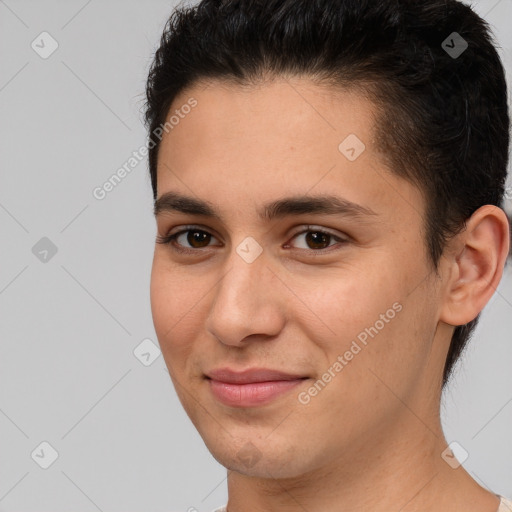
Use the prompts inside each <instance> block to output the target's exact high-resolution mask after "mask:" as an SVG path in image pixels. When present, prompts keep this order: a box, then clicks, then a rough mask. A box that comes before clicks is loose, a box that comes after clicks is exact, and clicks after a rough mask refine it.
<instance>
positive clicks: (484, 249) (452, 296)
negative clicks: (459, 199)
mask: <svg viewBox="0 0 512 512" xmlns="http://www.w3.org/2000/svg"><path fill="white" fill-rule="evenodd" d="M449 245H450V249H449V250H448V251H447V255H446V257H445V258H447V259H446V260H445V262H444V264H445V265H446V266H447V268H448V272H447V274H446V275H448V276H449V277H448V279H447V282H446V284H445V287H444V300H443V305H442V309H441V315H440V320H442V321H443V322H445V323H447V324H449V325H454V326H457V325H464V324H467V323H468V322H470V321H471V320H473V319H474V318H476V316H477V315H478V314H479V313H480V311H482V309H483V308H484V307H485V305H486V304H487V302H488V301H489V300H490V298H491V297H492V295H493V294H494V292H495V291H496V288H497V286H498V284H499V282H500V280H501V276H502V274H503V267H504V266H505V261H506V259H507V256H508V252H509V246H510V228H509V222H508V218H507V215H506V214H505V212H504V211H503V210H502V209H501V208H498V207H496V206H492V205H485V206H482V207H480V208H479V209H478V210H477V211H476V212H475V213H474V214H473V215H472V216H471V217H470V218H469V220H468V221H467V222H466V229H465V230H464V231H463V232H461V233H459V234H458V235H456V236H455V237H454V239H453V240H452V241H451V242H450V244H449Z"/></svg>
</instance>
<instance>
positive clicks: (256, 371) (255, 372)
mask: <svg viewBox="0 0 512 512" xmlns="http://www.w3.org/2000/svg"><path fill="white" fill-rule="evenodd" d="M206 377H207V379H208V383H209V386H210V390H211V392H212V394H213V396H214V397H215V398H216V399H217V400H219V401H220V402H221V403H223V404H225V405H229V406H231V407H254V406H258V405H265V404H267V403H270V402H272V401H273V400H274V399H276V398H277V397H279V396H281V395H283V394H284V393H286V392H287V391H290V390H291V389H293V388H295V387H296V386H298V385H300V384H301V383H302V382H303V381H304V380H305V379H308V378H309V377H306V376H304V375H299V374H291V373H285V372H282V371H279V370H271V369H267V368H252V369H248V370H244V371H241V372H236V371H234V370H231V369H229V368H219V369H216V370H212V371H210V372H208V373H207V374H206Z"/></svg>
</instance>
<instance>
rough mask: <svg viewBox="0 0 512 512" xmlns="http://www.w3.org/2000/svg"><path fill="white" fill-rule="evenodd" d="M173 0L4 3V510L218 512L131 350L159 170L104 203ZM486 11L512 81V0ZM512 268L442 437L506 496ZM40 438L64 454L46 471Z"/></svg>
mask: <svg viewBox="0 0 512 512" xmlns="http://www.w3.org/2000/svg"><path fill="white" fill-rule="evenodd" d="M174 5H175V2H168V1H157V0H152V1H151V2H142V1H140V2H135V1H133V0H132V1H126V0H125V1H113V0H110V1H99V0H89V1H85V0H72V1H70V0H68V1H66V2H64V1H55V0H52V1H50V0H45V1H35V0H32V1H28V0H26V1H22V0H0V52H1V53H0V59H1V61H0V154H1V156H2V158H1V161H0V172H1V178H0V183H1V186H0V229H1V233H2V240H3V244H2V250H1V256H0V339H1V343H0V379H1V380H0V510H3V511H4V512H36V511H37V512H46V511H48V512H50V511H51V512H64V511H69V510H74V511H76V512H89V511H90V512H94V511H95V510H100V511H105V512H106V511H113V512H114V511H123V512H130V511H141V510H147V511H152V512H159V511H162V512H163V511H185V510H187V509H189V507H195V508H196V509H197V510H199V511H211V510H212V509H213V508H214V507H216V506H219V505H222V504H224V503H225V502H226V499H227V489H226V480H225V470H224V468H223V467H221V466H220V465H219V464H218V463H217V462H216V461H215V460H214V459H213V457H211V455H210V454H209V452H208V451H207V449H206V447H205V446H204V444H203V442H202V440H201V438H200V437H199V435H198V434H197V432H196V431H195V429H194V427H193V426H192V424H191V422H190V421H189V420H188V418H187V416H186V415H185V413H184V412H183V411H182V409H181V406H180V404H179V402H178V400H177V397H176V395H175V393H174V390H173V388H172V384H171V381H170V378H169V375H168V373H167V371H166V369H165V364H164V361H163V358H162V357H161V356H160V357H157V358H156V359H154V357H155V355H157V354H155V352H154V351H155V349H152V351H151V350H150V351H149V355H145V356H142V357H140V359H138V358H137V357H136V356H135V355H134V349H135V348H136V347H137V346H138V345H139V344H140V343H141V342H142V341H143V340H145V339H150V340H152V342H153V343H154V344H157V341H156V336H155V332H154V329H153V325H152V320H151V311H150V305H149V278H150V269H151V259H152V250H153V241H154V235H155V225H154V220H153V218H152V213H151V206H152V202H151V197H152V196H151V188H150V182H149V179H148V176H147V162H146V160H144V161H142V162H140V163H138V165H137V166H135V167H134V168H133V170H132V171H131V172H130V173H129V174H128V176H126V178H125V179H124V180H123V181H122V182H121V183H120V184H119V185H117V187H116V188H115V189H114V190H112V191H111V192H110V193H109V194H107V196H106V197H105V198H104V199H103V200H98V199H95V198H94V197H93V194H92V191H93V189H94V188H95V187H99V186H101V185H102V184H103V183H104V182H105V181H106V180H107V179H108V178H109V177H110V176H111V175H112V174H113V173H114V172H115V171H116V170H117V169H118V168H119V167H121V166H122V165H123V164H125V163H126V162H127V161H128V159H129V158H130V157H131V156H132V153H133V152H134V151H136V150H138V149H139V148H140V147H142V146H144V144H145V142H146V139H145V131H144V127H143V125H142V122H141V120H142V110H141V109H142V104H143V99H144V97H143V91H144V84H145V79H146V74H147V70H148V66H149V62H150V58H151V55H152V52H153V51H154V49H155V48H156V44H157V42H158V40H159V37H160V33H161V30H162V28H163V26H164V23H165V21H166V19H167V17H168V15H169V14H170V12H171V10H172V7H173V6H174ZM474 7H475V10H476V11H477V12H478V13H479V14H480V15H482V16H483V17H484V18H485V19H486V20H488V21H489V22H490V23H491V25H492V27H493V29H494V31H495V34H496V36H497V40H498V42H499V44H500V46H501V47H502V48H500V54H501V55H502V58H503V61H504V63H505V65H506V67H507V74H508V80H509V83H512V82H511V80H510V78H511V76H512V0H501V1H496V0H492V1H491V0H489V1H479V2H476V3H475V4H474ZM43 31H46V32H48V33H49V34H51V37H52V38H53V39H54V40H56V41H57V43H58V48H57V50H56V51H55V52H54V53H53V54H52V55H50V56H49V57H48V58H46V59H43V58H42V57H41V56H40V54H38V53H36V51H35V50H34V49H33V48H32V47H31V43H32V42H33V41H34V40H35V41H36V43H38V44H39V48H38V50H39V51H43V50H44V51H48V50H49V49H51V44H52V43H51V41H50V40H49V39H48V38H47V37H48V36H44V37H45V38H46V39H44V42H43V43H41V37H39V35H40V34H41V32H43ZM43 47H44V48H43ZM510 197H512V189H510ZM508 207H510V201H509V204H508ZM43 237H47V238H48V239H49V240H51V244H53V246H54V247H56V249H57V252H56V254H54V255H52V247H53V246H51V244H49V242H48V241H47V240H43V241H40V240H41V239H42V238H43ZM36 244H38V245H36ZM34 246H35V247H36V249H33V247H34ZM45 250H48V251H49V252H48V253H45V252H44V251H45ZM34 253H35V254H34ZM41 258H43V261H41ZM45 258H46V261H44V259H45ZM511 273H512V272H511V270H510V268H509V267H507V270H506V275H505V277H504V279H503V281H502V283H501V285H500V287H499V288H498V291H497V293H496V294H495V295H494V297H493V298H492V300H491V303H490V304H489V306H488V307H487V308H486V310H485V311H484V313H483V315H482V320H481V323H480V325H479V328H478V330H477V332H476V335H475V337H474V339H473V342H472V344H471V346H470V348H469V350H468V351H467V353H466V355H465V357H464V360H463V363H462V365H461V366H460V368H459V372H458V374H457V377H456V379H455V380H454V381H453V383H452V385H451V386H450V387H449V389H448V391H447V393H446V394H445V399H444V404H443V425H444V428H445V432H446V437H447V440H448V441H449V442H450V441H453V440H456V441H458V442H459V443H460V444H461V445H462V446H464V447H465V449H466V450H467V451H468V452H469V458H468V459H467V460H466V461H465V463H464V466H465V468H466V469H467V470H468V471H470V472H471V474H472V475H473V476H474V478H475V479H477V480H478V481H479V482H480V483H481V484H482V485H484V486H485V487H487V488H490V489H492V490H493V491H495V492H497V493H501V494H504V495H508V496H512V442H511V440H512V429H511V425H512V371H511V361H512V344H511V343H510V329H511V327H512V275H511ZM146 343H149V342H146ZM143 347H145V346H143ZM142 352H144V353H146V352H147V350H146V349H145V348H144V350H142ZM141 359H142V361H144V362H146V364H147V363H148V362H149V361H148V359H149V360H150V361H152V363H151V364H150V365H148V366H146V365H145V364H143V362H141ZM153 359H154V360H153ZM43 441H46V442H48V443H49V444H50V445H51V446H52V447H53V448H54V449H55V450H56V451H57V452H58V458H57V459H56V460H55V462H54V463H53V464H51V465H50V466H49V467H48V468H47V469H43V468H42V467H40V465H41V464H43V465H44V464H45V462H46V463H48V462H51V460H50V458H51V452H50V451H49V449H48V448H46V447H45V445H43V446H42V447H41V446H40V444H41V443H42V442H43ZM41 450H42V451H41Z"/></svg>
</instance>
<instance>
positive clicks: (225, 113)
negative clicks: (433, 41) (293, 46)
mask: <svg viewBox="0 0 512 512" xmlns="http://www.w3.org/2000/svg"><path fill="white" fill-rule="evenodd" d="M191 100H192V103H191ZM188 104H195V106H194V107H193V108H188V107H187V108H184V106H185V105H188ZM170 115H174V116H175V117H176V118H178V117H179V122H178V123H176V124H174V125H173V127H172V129H170V130H169V131H168V133H164V136H163V139H162V142H161V147H160V151H159V160H158V179H157V182H158V195H161V194H162V193H163V192H165V191H166V190H169V189H172V190H176V189H180V191H181V192H184V193H185V192H186V193H187V195H191V193H193V194H195V195H197V196H198V197H202V198H207V199H213V200H214V196H218V195H219V194H222V197H223V198H224V199H225V198H226V197H234V196H235V195H236V196H237V197H239V198H242V200H243V198H245V200H246V201H245V203H246V204H248V203H254V204H256V203H262V202H268V199H273V198H279V197H281V196H282V195H283V192H284V191H286V192H287V195H304V194H307V193H311V194H313V193H320V194H326V193H338V195H341V196H342V197H343V198H345V199H347V200H349V201H353V202H355V203H359V204H363V203H364V204H366V205H368V206H370V205H372V206H371V207H372V209H373V210H378V209H379V208H380V209H381V210H385V209H386V208H387V209H389V208H391V209H393V210H396V208H397V207H398V208H399V209H401V211H400V214H403V213H404V211H407V210H414V211H415V212H416V213H420V212H419V210H420V207H419V205H421V204H422V200H421V197H420V194H419V191H418V190H417V189H416V188H415V187H412V186H411V185H410V184H408V183H407V182H405V181H404V180H402V179H401V178H399V177H397V176H395V175H394V174H393V173H391V172H390V170H389V169H388V168H387V167H386V164H385V160H384V159H383V158H382V155H381V154H380V153H379V151H378V149H377V147H376V143H375V127H376V124H375V123H376V110H375V107H374V105H373V104H372V103H370V102H369V101H368V100H367V99H366V98H365V96H364V95H362V94H357V93H356V92H354V91H349V90H342V89H334V88H332V87H328V86H325V85H322V86H320V85H317V84H315V83H313V82H312V81H311V80H309V79H304V78H294V79H291V78H290V79H276V80H274V81H272V82H266V83H263V84H260V85H256V86H244V87H242V86H240V85H236V84H231V83H226V82H219V81H212V82H208V83H206V82H202V83H198V84H196V85H195V86H194V87H191V88H188V89H186V90H185V91H183V92H182V93H181V94H180V95H179V96H177V97H176V98H175V101H174V102H173V104H172V106H171V108H170V111H169V115H168V118H169V116H170ZM263 199H265V200H263ZM397 203H401V204H397ZM238 206H240V201H239V204H238ZM408 215H409V216H410V212H409V213H408Z"/></svg>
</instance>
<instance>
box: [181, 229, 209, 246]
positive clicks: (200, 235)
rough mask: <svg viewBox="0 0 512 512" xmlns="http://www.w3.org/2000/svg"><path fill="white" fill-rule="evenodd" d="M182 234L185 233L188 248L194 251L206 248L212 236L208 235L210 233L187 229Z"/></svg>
mask: <svg viewBox="0 0 512 512" xmlns="http://www.w3.org/2000/svg"><path fill="white" fill-rule="evenodd" d="M184 233H187V237H186V239H187V243H189V244H190V246H191V247H194V248H195V249H200V248H202V247H207V246H208V244H209V242H210V240H211V238H212V235H210V233H207V232H206V231H201V230H198V229H189V230H187V231H185V232H184ZM184 233H182V234H184Z"/></svg>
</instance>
